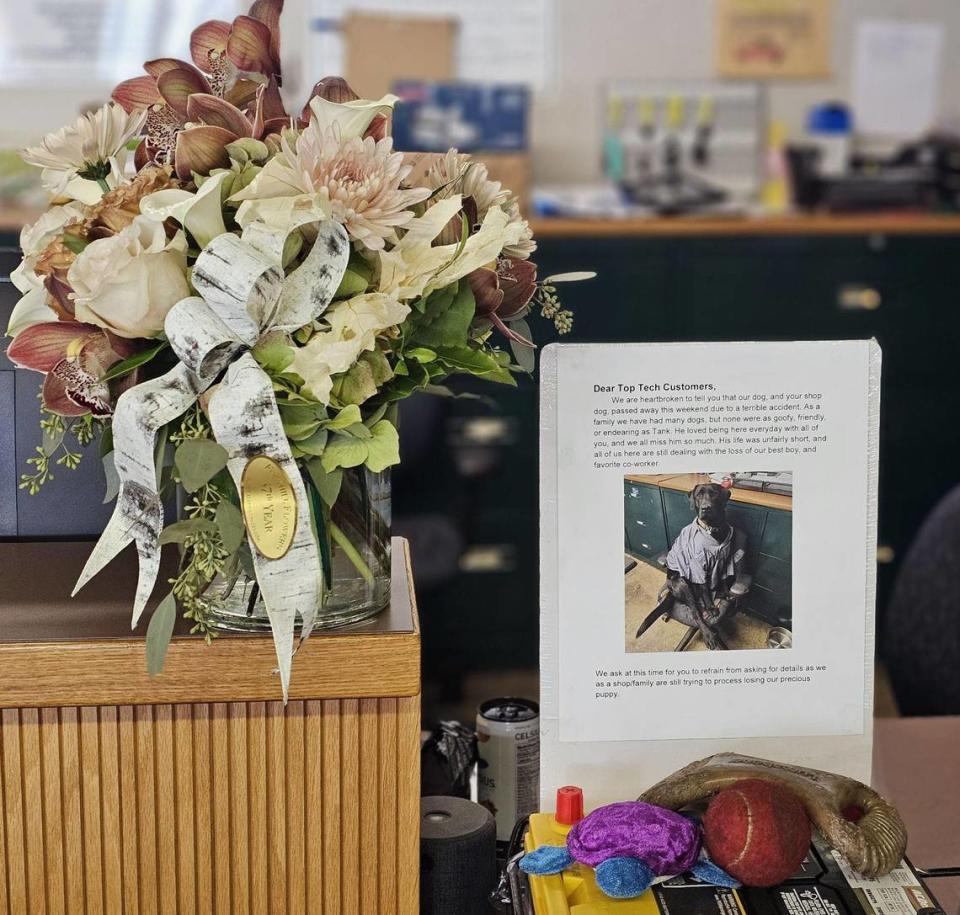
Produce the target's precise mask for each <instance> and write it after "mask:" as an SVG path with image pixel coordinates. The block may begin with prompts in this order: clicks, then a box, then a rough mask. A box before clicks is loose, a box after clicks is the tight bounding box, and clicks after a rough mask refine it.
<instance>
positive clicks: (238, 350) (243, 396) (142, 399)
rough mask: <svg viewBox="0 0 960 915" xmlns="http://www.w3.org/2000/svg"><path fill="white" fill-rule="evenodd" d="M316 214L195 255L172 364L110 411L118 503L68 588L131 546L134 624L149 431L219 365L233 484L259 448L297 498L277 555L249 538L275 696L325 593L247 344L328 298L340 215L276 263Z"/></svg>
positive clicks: (251, 228)
mask: <svg viewBox="0 0 960 915" xmlns="http://www.w3.org/2000/svg"><path fill="white" fill-rule="evenodd" d="M318 218H321V217H319V216H318V214H317V213H316V212H313V211H305V212H303V213H301V214H298V215H296V216H295V218H294V220H293V221H292V223H291V224H290V225H289V227H287V228H285V229H283V230H277V229H275V228H272V227H270V226H268V225H266V224H265V223H262V222H254V223H251V224H250V225H248V226H247V227H246V228H245V229H244V231H243V235H242V236H240V237H238V236H236V235H232V234H229V233H227V234H223V235H218V236H217V237H216V238H214V239H213V240H212V241H211V242H210V243H209V244H208V245H207V247H206V248H205V249H204V250H203V251H202V252H201V253H200V255H199V257H198V258H197V261H196V264H195V265H194V269H193V286H194V288H195V289H196V291H197V292H198V293H199V295H198V296H190V297H188V298H185V299H183V300H181V301H180V302H178V303H177V304H176V305H174V306H173V308H171V309H170V312H169V313H168V314H167V317H166V320H165V322H164V332H165V334H166V336H167V339H168V340H169V342H170V346H171V348H172V349H173V351H174V352H175V353H176V355H177V357H178V359H179V360H180V361H179V363H178V364H177V365H176V366H175V367H174V368H172V369H171V370H170V371H169V372H167V374H165V375H163V376H161V377H160V378H155V379H153V380H151V381H146V382H143V383H142V384H138V385H135V386H134V387H132V388H128V389H127V390H126V391H124V392H123V394H121V395H120V397H119V398H118V400H117V405H116V409H115V411H114V416H113V440H114V451H115V465H116V470H117V475H118V476H119V478H120V489H119V493H118V495H117V503H116V506H115V508H114V511H113V515H112V516H111V518H110V520H109V522H108V523H107V526H106V528H104V531H103V534H102V535H101V537H100V539H99V541H98V542H97V544H96V546H95V547H94V548H93V552H92V553H91V554H90V557H89V558H88V559H87V563H86V565H85V566H84V568H83V571H82V572H81V573H80V578H79V579H78V580H77V584H76V587H75V588H74V590H73V593H74V594H76V593H77V591H79V590H80V589H81V588H82V587H83V586H84V585H85V584H86V583H87V582H88V581H89V580H90V579H91V578H92V577H93V576H94V575H96V574H97V573H98V572H99V571H100V570H101V569H103V568H104V566H106V565H107V564H108V563H109V562H110V561H111V560H112V559H113V558H114V557H115V556H116V555H117V554H118V553H119V552H120V551H121V550H123V549H124V547H126V546H127V545H128V544H129V543H131V542H133V543H136V546H137V553H138V555H139V578H138V581H137V594H136V598H135V601H134V606H133V622H132V626H133V627H136V625H137V622H138V621H139V619H140V616H141V614H142V613H143V610H144V608H145V607H146V604H147V601H148V599H149V597H150V594H151V593H152V592H153V588H154V584H155V583H156V579H157V574H158V572H159V570H160V545H159V542H158V538H159V536H160V531H161V530H162V529H163V523H164V516H163V504H162V502H161V500H160V495H159V491H158V481H157V472H156V464H155V460H154V450H155V447H156V435H157V431H158V430H159V429H161V428H162V427H163V426H165V425H166V424H167V423H169V422H171V421H173V420H174V419H176V418H177V417H179V416H181V415H182V414H183V413H184V412H185V411H186V410H187V409H188V408H189V407H190V406H192V405H193V403H195V401H196V400H197V398H198V397H199V396H200V395H201V394H202V393H204V392H205V391H206V390H207V389H208V388H210V387H211V386H212V385H213V383H214V382H215V381H216V379H217V378H218V377H219V376H220V374H221V372H223V371H224V369H226V374H225V376H224V378H223V383H222V384H221V385H219V387H218V388H217V389H216V390H215V391H214V392H213V393H212V394H211V396H210V401H209V404H208V407H207V412H208V416H209V419H210V425H211V427H212V429H213V435H214V438H215V439H216V441H217V442H218V443H219V444H220V445H221V446H222V447H223V448H224V449H226V451H227V455H228V460H227V469H228V470H229V472H230V475H231V476H232V477H233V479H234V481H235V482H236V484H237V489H238V490H239V489H240V480H241V475H242V473H243V470H244V468H245V467H246V465H247V463H248V461H250V460H251V459H252V458H254V457H257V456H259V455H264V456H266V457H269V458H272V459H273V460H274V461H276V462H277V463H278V464H279V465H280V466H281V467H282V468H283V470H284V471H285V472H286V474H287V477H288V479H289V482H290V484H291V486H292V489H293V492H294V495H295V497H296V500H297V507H298V511H297V522H296V530H295V532H294V537H293V542H292V545H291V547H290V549H289V550H288V551H287V553H286V554H285V555H284V556H282V557H280V558H278V559H267V558H266V557H264V556H263V555H261V554H259V553H258V551H257V549H256V547H255V545H254V544H253V543H252V542H251V552H252V555H253V560H254V567H255V569H256V572H257V581H258V584H259V585H260V591H261V594H262V595H263V600H264V603H265V605H266V609H267V615H268V616H269V618H270V628H271V630H272V632H273V640H274V645H275V647H276V652H277V660H278V662H279V668H280V681H281V685H282V688H283V696H284V700H286V698H287V692H288V688H289V684H290V666H291V660H292V657H293V642H294V625H295V622H296V616H297V614H298V613H299V614H300V616H301V618H302V624H301V635H302V637H304V638H306V637H307V636H308V635H309V634H310V630H311V629H312V628H313V624H314V621H315V616H316V609H317V606H318V604H319V601H320V597H321V594H322V590H321V589H322V577H321V576H322V573H321V565H320V556H319V551H318V547H317V543H316V540H315V538H314V536H313V532H312V530H311V525H310V509H309V503H308V501H307V495H306V490H305V487H304V485H303V480H302V478H301V477H300V474H299V472H298V470H297V466H296V461H295V460H294V458H293V455H292V454H291V452H290V448H289V445H288V444H287V438H286V435H285V433H284V431H283V423H282V421H281V419H280V412H279V410H278V408H277V402H276V397H275V395H274V392H273V386H272V384H271V381H270V378H269V376H268V375H267V374H266V373H265V372H264V371H263V369H261V368H260V366H259V365H258V364H257V362H256V360H255V359H254V358H253V357H252V356H251V355H250V353H249V350H250V348H251V347H253V346H254V345H255V344H256V343H257V341H258V340H259V339H260V338H261V337H262V336H263V335H264V334H265V333H267V332H269V331H286V332H289V331H294V330H296V329H297V328H300V327H303V326H304V325H305V324H308V323H310V322H311V321H312V320H314V319H315V318H317V317H319V316H320V315H321V314H323V312H324V311H325V310H326V308H327V307H328V306H329V304H330V302H331V301H332V299H333V296H334V294H335V293H336V291H337V288H338V286H339V285H340V281H341V279H342V278H343V274H344V271H345V270H346V267H347V261H348V259H349V257H350V245H349V240H348V238H347V233H346V232H345V230H344V228H343V226H341V225H340V224H339V223H337V222H334V221H333V220H330V219H324V220H323V221H321V222H320V223H319V225H318V232H317V239H316V241H315V242H314V245H313V248H312V249H311V251H310V253H309V254H308V255H307V257H306V258H305V259H304V261H303V263H302V264H301V265H300V266H299V267H298V268H297V269H296V270H295V271H293V272H292V273H291V274H290V275H289V276H288V277H284V271H283V267H282V259H283V248H284V244H285V242H286V239H287V236H288V235H289V234H290V232H292V231H294V230H295V229H297V228H299V227H300V226H301V225H303V224H305V223H307V222H315V221H316V220H317V219H318Z"/></svg>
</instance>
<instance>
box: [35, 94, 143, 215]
mask: <svg viewBox="0 0 960 915" xmlns="http://www.w3.org/2000/svg"><path fill="white" fill-rule="evenodd" d="M145 120H146V112H145V111H139V110H137V111H134V112H133V113H131V114H127V112H126V111H124V110H123V108H121V107H120V106H119V105H117V104H116V103H114V102H108V103H107V104H106V105H104V106H103V107H102V108H99V109H98V110H96V111H92V112H89V113H88V114H85V115H82V116H81V117H79V118H77V120H76V121H75V122H74V124H73V125H72V126H68V127H62V128H61V129H60V130H56V131H54V132H53V133H48V134H47V135H46V136H45V137H44V138H43V140H42V141H41V142H40V145H39V146H31V147H29V148H28V149H25V150H24V151H23V153H22V154H21V155H22V157H23V160H24V162H27V163H29V164H30V165H35V166H37V167H38V168H41V169H43V185H44V187H46V188H47V190H49V191H50V192H51V193H52V194H54V195H60V194H64V193H66V194H68V195H69V196H71V197H73V198H74V199H76V200H80V201H82V202H83V203H94V202H96V200H97V199H99V197H100V195H101V194H102V193H104V192H105V191H107V190H109V189H110V188H111V187H115V186H116V185H117V184H119V183H120V181H121V179H122V177H123V163H124V159H125V157H126V146H127V143H128V142H129V141H130V140H131V139H132V138H133V137H135V136H137V135H138V134H139V133H140V129H141V128H142V127H143V123H144V121H145ZM78 179H79V180H78ZM91 185H92V186H91ZM91 197H92V198H93V199H92V200H91V199H89V198H91Z"/></svg>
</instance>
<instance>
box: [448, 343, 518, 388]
mask: <svg viewBox="0 0 960 915" xmlns="http://www.w3.org/2000/svg"><path fill="white" fill-rule="evenodd" d="M437 356H438V357H439V358H440V359H442V360H443V361H444V362H445V363H446V364H447V365H448V366H449V367H450V368H451V369H452V370H453V371H457V372H467V373H468V374H470V375H478V376H480V377H482V378H486V379H487V380H488V381H499V382H500V383H501V384H511V385H516V381H515V380H514V378H513V376H512V375H511V374H510V372H509V370H507V369H506V368H505V367H504V366H502V365H501V364H500V363H499V362H498V361H497V358H496V355H495V354H493V353H489V352H487V351H485V350H481V349H471V348H470V347H469V346H450V347H444V348H443V349H440V350H438V351H437Z"/></svg>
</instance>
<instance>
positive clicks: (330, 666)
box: [0, 539, 420, 915]
mask: <svg viewBox="0 0 960 915" xmlns="http://www.w3.org/2000/svg"><path fill="white" fill-rule="evenodd" d="M92 546H93V544H90V543H43V544H41V543H33V544H27V543H19V544H14V543H0V574H2V578H3V582H4V585H3V590H2V591H0V915H21V913H22V915H41V913H43V915H46V913H51V915H52V913H55V912H56V913H61V915H62V913H67V915H74V913H76V915H80V913H90V912H120V911H124V912H152V913H157V912H164V913H184V915H186V913H194V912H197V913H199V912H204V913H212V912H216V913H251V915H252V913H257V915H259V913H274V912H282V913H287V912H300V913H312V915H333V913H338V915H343V913H348V912H351V913H354V912H355V913H360V912H363V913H366V912H370V913H373V912H383V913H387V912H391V913H397V915H416V912H417V911H418V907H419V902H418V880H419V830H418V824H419V821H420V813H419V811H420V805H419V795H420V775H419V771H420V766H419V759H420V695H419V682H420V676H419V675H420V646H419V626H418V623H417V613H416V606H415V603H414V599H413V590H412V580H411V575H410V565H409V554H408V551H407V548H406V542H405V541H402V540H397V539H395V540H394V541H393V556H394V562H393V571H394V576H393V586H392V598H391V600H392V603H391V607H390V609H389V610H388V611H384V613H383V614H381V615H380V616H379V617H377V618H376V619H375V620H372V621H370V622H368V623H363V624H359V625H356V626H353V627H348V628H345V629H342V630H338V631H335V632H316V633H314V634H313V635H312V636H311V638H310V639H309V640H308V641H307V642H306V644H305V645H304V646H303V647H302V648H301V649H300V651H299V652H298V654H297V656H296V658H295V660H294V665H293V679H292V684H291V691H290V692H291V701H290V702H289V703H288V704H287V705H284V704H283V702H282V701H280V683H279V680H278V678H277V676H276V675H275V674H274V673H273V668H274V667H275V666H276V658H275V655H274V650H273V644H272V639H271V638H270V636H269V634H265V635H262V636H261V635H246V634H239V635H226V634H225V635H223V636H222V637H220V638H218V639H216V640H215V641H214V644H213V645H212V646H209V647H208V646H207V645H205V644H204V642H203V640H202V639H198V638H194V637H191V636H189V635H178V636H175V638H174V640H173V642H172V643H171V645H170V649H169V653H168V656H167V664H166V666H165V669H164V671H163V673H162V674H161V675H160V676H158V677H156V678H155V679H153V680H151V679H150V678H148V677H147V675H146V673H145V650H144V644H143V636H142V633H138V634H135V635H134V634H131V632H130V627H129V614H130V599H131V597H132V595H133V589H132V588H131V587H130V585H132V583H133V580H135V572H134V569H133V563H130V562H126V563H125V562H123V561H122V560H119V559H118V561H117V562H116V563H115V566H111V567H110V569H107V570H104V571H103V572H102V573H101V574H100V575H99V576H97V578H96V579H94V582H91V586H90V590H89V591H87V590H86V589H85V590H84V591H83V592H81V594H80V595H78V597H77V598H74V599H73V600H71V599H70V598H69V597H68V594H69V591H70V588H71V586H72V583H73V581H74V580H75V577H76V572H77V571H78V570H79V567H80V566H81V565H82V562H83V560H84V558H85V557H86V555H87V553H88V552H89V550H90V549H91V548H92ZM134 557H135V554H133V553H132V552H131V553H130V554H128V555H125V556H124V558H125V559H127V560H129V559H133V558H134ZM143 628H144V627H142V626H141V629H143Z"/></svg>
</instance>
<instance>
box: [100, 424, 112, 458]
mask: <svg viewBox="0 0 960 915" xmlns="http://www.w3.org/2000/svg"><path fill="white" fill-rule="evenodd" d="M111 451H113V426H111V425H107V424H104V425H103V426H101V427H100V457H105V456H106V455H108V454H109V453H110V452H111Z"/></svg>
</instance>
